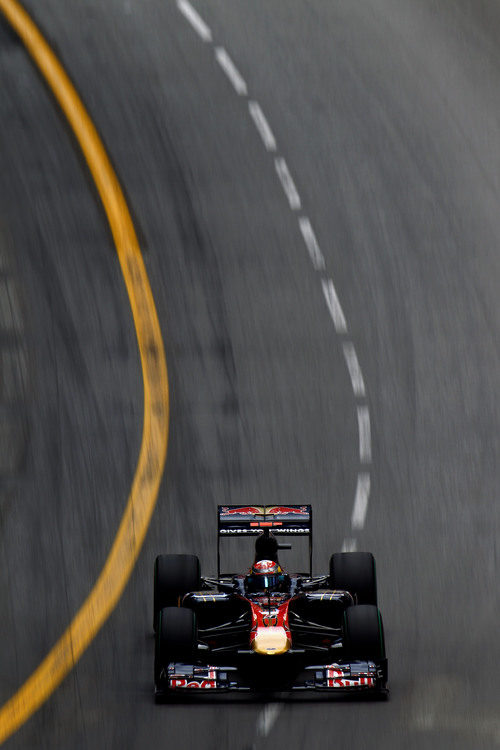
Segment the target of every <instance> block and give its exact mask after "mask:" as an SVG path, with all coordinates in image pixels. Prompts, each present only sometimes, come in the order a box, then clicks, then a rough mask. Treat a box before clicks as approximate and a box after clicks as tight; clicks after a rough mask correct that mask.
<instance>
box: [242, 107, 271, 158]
mask: <svg viewBox="0 0 500 750" xmlns="http://www.w3.org/2000/svg"><path fill="white" fill-rule="evenodd" d="M248 111H249V112H250V117H251V118H252V120H253V121H254V123H255V127H256V128H257V130H258V131H259V135H260V137H261V138H262V142H263V143H264V146H265V147H266V149H267V150H268V151H276V139H275V137H274V135H273V131H272V130H271V128H270V127H269V123H268V121H267V120H266V117H265V115H264V112H263V111H262V110H261V108H260V105H259V104H258V103H257V102H248Z"/></svg>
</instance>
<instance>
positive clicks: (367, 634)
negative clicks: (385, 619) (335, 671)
mask: <svg viewBox="0 0 500 750" xmlns="http://www.w3.org/2000/svg"><path fill="white" fill-rule="evenodd" d="M344 650H345V652H346V656H347V657H348V658H349V659H360V660H372V661H379V660H380V659H385V642H384V626H383V624H382V616H381V614H380V612H379V610H378V608H377V607H375V606H373V605H372V604H358V605H355V606H354V607H348V608H347V609H346V610H345V612H344Z"/></svg>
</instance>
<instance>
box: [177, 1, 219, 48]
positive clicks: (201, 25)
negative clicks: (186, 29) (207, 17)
mask: <svg viewBox="0 0 500 750" xmlns="http://www.w3.org/2000/svg"><path fill="white" fill-rule="evenodd" d="M177 7H178V8H179V10H180V12H181V13H182V15H183V16H184V17H185V18H186V19H187V21H189V23H190V24H191V26H192V27H193V29H194V30H195V31H196V33H197V34H198V36H200V37H201V38H202V39H203V41H204V42H211V41H212V32H211V31H210V29H209V28H208V26H207V24H206V23H205V21H204V20H203V19H202V18H201V17H200V16H199V15H198V13H197V12H196V11H195V9H194V8H193V6H192V5H191V3H188V0H177Z"/></svg>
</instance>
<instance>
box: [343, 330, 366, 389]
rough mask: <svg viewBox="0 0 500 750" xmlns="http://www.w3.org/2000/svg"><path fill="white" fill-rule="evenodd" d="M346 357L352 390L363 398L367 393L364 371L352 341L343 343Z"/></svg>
mask: <svg viewBox="0 0 500 750" xmlns="http://www.w3.org/2000/svg"><path fill="white" fill-rule="evenodd" d="M343 350H344V357H345V361H346V364H347V369H348V370H349V375H350V376H351V383H352V390H353V391H354V395H355V396H356V397H358V398H363V397H364V396H365V395H366V394H365V382H364V380H363V373H362V372H361V368H360V366H359V362H358V357H357V354H356V349H355V348H354V344H353V343H352V341H345V342H344V345H343Z"/></svg>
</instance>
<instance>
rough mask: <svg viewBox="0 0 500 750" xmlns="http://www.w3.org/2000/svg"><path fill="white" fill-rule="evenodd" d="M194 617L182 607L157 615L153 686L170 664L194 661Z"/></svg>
mask: <svg viewBox="0 0 500 750" xmlns="http://www.w3.org/2000/svg"><path fill="white" fill-rule="evenodd" d="M197 642H198V640H197V629H196V616H195V613H194V612H193V610H191V609H187V608H186V609H185V608H184V607H164V608H163V609H162V610H160V612H159V614H158V627H157V630H156V640H155V664H154V669H155V675H154V677H155V684H156V685H157V686H158V685H159V684H160V681H161V672H162V670H163V669H165V668H166V667H167V665H168V664H169V663H170V662H175V661H178V662H183V663H186V664H190V663H192V662H193V660H194V659H195V655H196V646H197Z"/></svg>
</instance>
